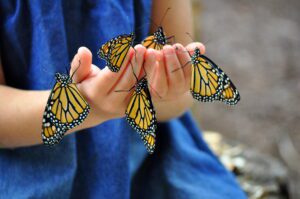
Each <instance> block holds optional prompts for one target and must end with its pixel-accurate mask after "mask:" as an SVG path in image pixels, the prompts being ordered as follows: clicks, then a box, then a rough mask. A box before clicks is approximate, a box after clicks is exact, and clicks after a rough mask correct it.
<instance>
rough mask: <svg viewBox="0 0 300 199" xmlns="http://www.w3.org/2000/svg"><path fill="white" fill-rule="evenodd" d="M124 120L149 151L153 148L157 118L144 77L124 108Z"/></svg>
mask: <svg viewBox="0 0 300 199" xmlns="http://www.w3.org/2000/svg"><path fill="white" fill-rule="evenodd" d="M125 114H126V120H127V121H128V123H129V124H130V126H131V127H132V128H133V129H134V130H135V131H137V132H138V134H139V135H140V136H141V138H142V140H143V141H144V143H145V146H146V148H147V150H148V151H149V153H152V152H153V151H154V148H155V134H154V133H155V131H156V128H157V120H156V117H155V110H154V108H153V104H152V101H151V96H150V92H149V89H148V83H147V80H146V79H142V80H140V81H139V82H138V86H136V90H135V91H134V92H133V94H132V96H131V99H130V102H129V105H128V107H127V109H126V113H125Z"/></svg>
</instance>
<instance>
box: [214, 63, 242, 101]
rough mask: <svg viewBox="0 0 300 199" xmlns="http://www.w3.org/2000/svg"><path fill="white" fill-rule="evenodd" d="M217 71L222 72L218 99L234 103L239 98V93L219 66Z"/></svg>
mask: <svg viewBox="0 0 300 199" xmlns="http://www.w3.org/2000/svg"><path fill="white" fill-rule="evenodd" d="M219 71H220V72H221V73H222V74H223V85H224V88H223V90H222V93H221V94H220V96H219V100H220V101H223V102H224V103H225V104H228V105H236V104H237V103H238V102H239V101H240V99H241V97H240V93H239V91H238V90H237V89H236V87H235V85H234V84H233V83H232V81H231V80H230V78H229V77H228V76H227V75H226V74H225V73H224V72H223V71H222V69H221V68H219Z"/></svg>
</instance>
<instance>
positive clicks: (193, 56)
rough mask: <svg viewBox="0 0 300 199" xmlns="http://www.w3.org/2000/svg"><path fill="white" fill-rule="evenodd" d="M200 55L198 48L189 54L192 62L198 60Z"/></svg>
mask: <svg viewBox="0 0 300 199" xmlns="http://www.w3.org/2000/svg"><path fill="white" fill-rule="evenodd" d="M200 56H201V52H200V49H199V48H195V52H194V54H193V55H192V56H191V59H192V62H193V63H198V62H199V57H200Z"/></svg>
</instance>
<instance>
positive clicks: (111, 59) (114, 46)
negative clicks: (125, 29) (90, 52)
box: [97, 33, 135, 72]
mask: <svg viewBox="0 0 300 199" xmlns="http://www.w3.org/2000/svg"><path fill="white" fill-rule="evenodd" d="M134 39H135V35H134V34H133V33H131V34H123V35H119V36H117V37H114V38H112V39H111V40H109V41H108V42H106V43H105V44H103V45H102V46H101V48H100V49H99V51H98V53H97V54H98V56H99V58H101V59H104V60H105V61H106V64H107V66H108V68H109V69H110V70H111V71H113V72H118V71H119V70H120V68H121V66H122V64H123V62H124V60H125V58H126V55H127V53H128V51H129V48H130V47H131V46H132V45H133V41H134Z"/></svg>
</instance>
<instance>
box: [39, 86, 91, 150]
mask: <svg viewBox="0 0 300 199" xmlns="http://www.w3.org/2000/svg"><path fill="white" fill-rule="evenodd" d="M89 110H90V107H89V105H88V103H87V102H86V101H85V99H84V98H83V97H82V95H81V94H80V92H79V90H78V89H77V87H76V85H75V84H73V83H70V84H67V85H66V86H62V84H61V82H56V83H55V85H54V88H53V89H52V91H51V93H50V97H49V99H48V102H47V105H46V109H45V111H44V116H43V124H42V138H43V141H44V143H45V144H48V145H53V144H57V143H58V142H59V141H60V140H61V139H62V137H63V135H64V133H65V132H66V131H67V130H69V129H72V128H74V127H75V126H77V125H79V124H81V123H82V122H83V121H84V120H85V118H86V117H87V115H88V114H89Z"/></svg>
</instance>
